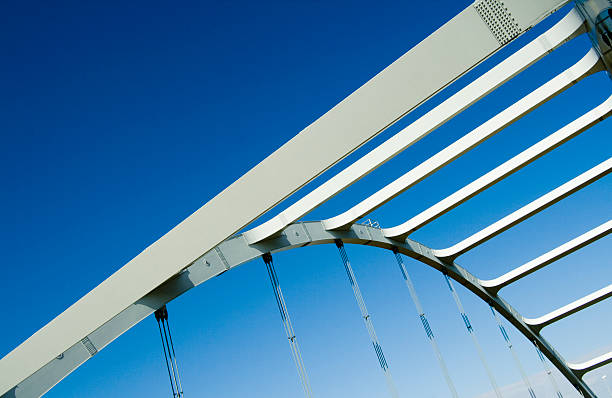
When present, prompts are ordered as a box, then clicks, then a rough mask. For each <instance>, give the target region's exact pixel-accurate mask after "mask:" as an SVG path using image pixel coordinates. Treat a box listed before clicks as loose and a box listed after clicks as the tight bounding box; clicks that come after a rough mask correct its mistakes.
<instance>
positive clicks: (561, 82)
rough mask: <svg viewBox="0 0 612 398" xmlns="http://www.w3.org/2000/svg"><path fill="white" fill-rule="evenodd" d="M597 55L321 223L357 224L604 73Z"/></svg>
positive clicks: (334, 225)
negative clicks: (585, 80) (589, 78)
mask: <svg viewBox="0 0 612 398" xmlns="http://www.w3.org/2000/svg"><path fill="white" fill-rule="evenodd" d="M603 68H604V66H603V64H602V63H601V62H600V59H599V55H598V54H597V52H596V51H595V50H593V49H592V50H590V51H589V52H588V54H587V55H585V56H584V57H583V58H582V59H581V60H580V61H578V63H576V64H575V65H573V66H572V67H570V68H569V69H567V70H565V71H564V72H562V73H561V74H559V75H557V76H556V77H555V78H553V79H552V80H550V81H549V82H547V83H546V84H544V85H542V86H540V87H539V88H537V89H536V90H534V91H532V92H531V93H530V94H528V95H527V96H525V97H524V98H522V99H521V100H519V101H517V102H516V103H514V104H513V105H511V106H509V107H508V108H506V109H505V110H504V111H502V112H500V113H498V114H497V115H496V116H494V117H493V118H491V119H489V120H488V121H487V122H485V123H483V124H482V125H480V126H479V127H477V128H476V129H474V130H472V131H471V132H470V133H468V134H466V135H464V136H463V137H461V138H460V139H458V140H457V141H455V142H454V143H452V144H451V145H449V146H447V147H446V148H444V149H443V150H441V151H440V152H438V153H437V154H435V155H433V156H432V157H430V158H429V159H427V160H425V161H424V162H422V163H420V164H419V165H418V166H416V167H415V168H413V169H412V170H410V171H408V172H407V173H405V174H404V175H402V176H401V177H399V178H397V179H396V180H395V181H393V182H391V183H390V184H388V185H386V186H385V187H384V188H382V189H381V190H379V191H377V192H375V193H374V194H372V195H371V196H369V197H368V198H366V199H364V200H363V201H361V202H360V203H358V204H357V205H355V206H353V207H352V208H350V209H349V210H347V211H345V212H344V213H341V214H339V215H337V216H335V217H332V218H329V219H327V220H324V221H323V224H324V225H325V228H327V229H343V228H346V227H347V226H349V225H351V224H353V223H355V222H357V221H358V220H359V219H361V218H362V217H363V216H365V215H366V214H368V213H370V212H372V211H374V210H376V209H377V208H379V207H380V206H382V205H384V204H385V203H387V202H388V201H390V200H391V199H393V198H395V197H396V196H398V195H400V194H401V193H402V192H404V191H406V190H407V189H409V188H410V187H412V186H414V185H416V184H417V183H419V182H420V181H422V180H423V179H425V178H427V177H428V176H430V175H432V174H433V173H435V172H436V171H438V170H439V169H441V168H442V167H444V166H446V165H447V164H449V163H451V162H452V161H453V160H455V159H457V158H458V157H460V156H462V155H463V154H465V153H467V152H468V151H470V150H472V149H473V148H475V147H477V146H478V145H480V144H481V143H483V142H484V141H486V140H488V139H489V138H491V137H493V136H494V135H495V134H497V133H498V132H500V131H502V130H503V129H505V128H506V127H508V126H509V125H511V124H512V123H514V122H515V121H517V120H519V119H520V118H522V117H523V116H525V115H526V114H528V113H529V112H531V111H533V110H534V109H536V108H537V107H539V106H540V105H542V104H544V103H545V102H547V101H548V100H550V99H551V98H553V97H555V96H556V95H558V94H560V93H561V92H563V91H564V90H566V89H567V88H569V87H570V86H572V85H574V84H575V83H577V82H578V81H580V80H582V79H583V78H584V77H586V76H588V75H590V74H592V73H594V72H598V71H601V70H603Z"/></svg>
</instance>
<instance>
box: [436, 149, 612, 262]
mask: <svg viewBox="0 0 612 398" xmlns="http://www.w3.org/2000/svg"><path fill="white" fill-rule="evenodd" d="M610 171H612V158H609V159H607V160H606V161H604V162H602V163H600V164H598V165H597V166H595V167H593V168H592V169H589V170H587V171H585V172H584V173H582V174H580V175H579V176H578V177H576V178H574V179H572V180H570V181H568V182H566V183H565V184H563V185H561V186H560V187H558V188H556V189H554V190H552V191H550V192H549V193H547V194H545V195H543V196H540V197H539V198H538V199H536V200H534V201H533V202H531V203H529V204H527V205H525V206H523V207H521V208H520V209H518V210H517V211H515V212H513V213H511V214H509V215H507V216H506V217H504V218H502V219H501V220H499V221H497V222H495V223H493V224H491V225H489V226H488V227H486V228H485V229H483V230H481V231H479V232H477V233H475V234H474V235H472V236H470V237H468V238H466V239H464V240H462V241H461V242H459V243H457V244H455V245H453V246H451V247H449V248H446V249H441V250H434V254H435V255H436V256H438V257H439V258H444V259H454V258H455V257H457V256H459V255H461V254H463V253H465V252H467V251H469V250H471V249H473V248H474V247H476V246H478V245H480V244H482V243H484V242H486V241H488V240H489V239H491V238H493V237H495V236H497V235H499V234H501V233H502V232H504V231H506V230H507V229H509V228H512V227H513V226H515V225H517V224H519V223H521V222H522V221H524V220H526V219H528V218H529V217H531V216H533V215H534V214H537V213H539V212H541V211H542V210H544V209H546V208H548V207H550V206H552V205H553V204H555V203H557V202H558V201H560V200H562V199H564V198H566V197H568V196H570V195H571V194H573V193H575V192H577V191H579V190H580V189H582V188H584V187H586V186H587V185H589V184H591V183H593V182H595V181H597V180H599V179H600V178H602V177H604V176H605V175H607V174H608V173H610Z"/></svg>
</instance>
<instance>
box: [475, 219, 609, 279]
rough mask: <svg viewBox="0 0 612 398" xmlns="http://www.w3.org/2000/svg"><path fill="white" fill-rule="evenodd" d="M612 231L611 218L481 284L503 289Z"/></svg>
mask: <svg viewBox="0 0 612 398" xmlns="http://www.w3.org/2000/svg"><path fill="white" fill-rule="evenodd" d="M611 232H612V220H609V221H607V222H605V223H603V224H601V225H600V226H598V227H596V228H593V229H592V230H590V231H588V232H585V233H584V234H582V235H580V236H578V237H576V238H574V239H572V240H570V241H569V242H566V243H564V244H562V245H561V246H558V247H556V248H554V249H552V250H550V251H548V252H546V253H544V254H542V255H541V256H538V257H537V258H535V259H533V260H531V261H529V262H527V263H525V264H523V265H521V266H520V267H517V268H515V269H513V270H512V271H510V272H508V273H505V274H504V275H502V276H500V277H498V278H495V279H491V280H487V281H481V284H482V285H483V286H485V287H488V288H496V289H501V288H502V287H504V286H507V285H509V284H511V283H514V282H516V281H518V280H519V279H521V278H523V277H525V276H527V275H529V274H531V273H533V272H535V271H537V270H539V269H541V268H544V267H546V266H547V265H549V264H552V263H554V262H555V261H557V260H559V259H561V258H563V257H565V256H567V255H569V254H571V253H573V252H575V251H576V250H578V249H581V248H582V247H584V246H586V245H588V244H590V243H593V242H594V241H596V240H598V239H601V238H603V237H605V236H607V235H608V234H610V233H611Z"/></svg>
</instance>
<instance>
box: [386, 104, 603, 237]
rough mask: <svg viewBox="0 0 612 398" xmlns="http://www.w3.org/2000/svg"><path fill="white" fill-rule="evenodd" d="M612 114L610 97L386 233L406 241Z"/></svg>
mask: <svg viewBox="0 0 612 398" xmlns="http://www.w3.org/2000/svg"><path fill="white" fill-rule="evenodd" d="M610 114H612V97H609V98H608V99H607V100H606V101H604V102H603V103H602V104H601V105H599V106H597V107H596V108H595V109H592V110H591V111H589V112H587V113H586V114H584V115H583V116H581V117H579V118H578V119H576V120H574V121H573V122H571V123H569V124H568V125H566V126H564V127H562V128H561V129H559V130H557V131H556V132H555V133H553V134H551V135H549V136H548V137H546V138H544V139H543V140H540V141H539V142H537V143H536V144H534V145H532V146H531V147H529V148H527V149H526V150H524V151H523V152H521V153H519V154H518V155H516V156H514V157H513V158H511V159H509V160H508V161H506V162H504V163H502V164H501V165H499V166H497V167H496V168H495V169H493V170H491V171H489V172H488V173H486V174H485V175H483V176H481V177H479V178H478V179H476V180H474V181H473V182H471V183H470V184H468V185H466V186H464V187H463V188H461V189H459V190H458V191H456V192H454V193H453V194H451V195H449V196H447V197H446V198H444V199H443V200H441V201H440V202H438V203H436V204H434V205H433V206H431V207H429V208H428V209H426V210H424V211H423V212H421V213H419V214H417V215H416V216H414V217H412V218H411V219H409V220H408V221H406V222H404V223H403V224H400V225H398V226H395V227H392V228H385V229H384V230H383V232H384V234H385V236H386V237H388V238H392V239H405V237H406V236H408V235H409V234H410V233H411V232H413V231H415V230H417V229H419V228H421V227H422V226H424V225H426V224H428V223H430V222H431V221H433V220H435V219H436V218H438V217H440V216H442V215H443V214H445V213H447V212H448V211H450V210H452V209H454V208H455V207H457V206H459V205H460V204H462V203H464V202H465V201H467V200H468V199H470V198H472V197H474V196H475V195H477V194H479V193H480V192H482V191H484V190H485V189H487V188H489V187H491V186H493V185H495V184H496V183H498V182H499V181H501V180H503V179H504V178H506V177H508V176H509V175H511V174H513V173H515V172H517V171H518V170H520V169H521V168H523V167H525V166H526V165H528V164H529V163H531V162H533V161H535V160H536V159H538V158H540V157H542V156H544V155H545V154H547V153H548V152H550V151H552V150H553V149H555V148H557V147H558V146H560V145H562V144H563V143H565V142H567V141H568V140H570V139H572V138H574V137H576V136H577V135H578V134H581V133H583V132H584V131H586V130H587V129H589V128H590V127H592V126H593V125H595V124H597V123H599V122H600V121H602V120H603V119H605V118H607V117H609V116H610Z"/></svg>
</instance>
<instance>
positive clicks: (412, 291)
mask: <svg viewBox="0 0 612 398" xmlns="http://www.w3.org/2000/svg"><path fill="white" fill-rule="evenodd" d="M393 253H394V254H395V259H396V260H397V265H398V266H399V269H400V271H401V272H402V276H403V277H404V281H405V282H406V287H408V291H409V292H410V297H412V302H413V303H414V306H415V307H416V311H417V314H418V315H419V319H420V320H421V323H422V324H423V329H425V334H426V335H427V338H428V340H429V342H430V344H431V347H432V348H433V350H434V354H435V356H436V359H437V360H438V364H439V365H440V369H441V370H442V374H443V376H444V380H446V385H447V386H448V389H449V390H450V393H451V395H452V396H453V397H454V398H459V394H457V389H456V388H455V384H454V383H453V380H452V379H451V377H450V374H449V372H448V368H447V367H446V362H445V361H444V358H443V357H442V353H441V352H440V347H439V346H438V342H437V341H436V338H435V336H434V333H433V331H432V329H431V326H430V325H429V321H428V320H427V316H426V315H425V310H424V309H423V306H422V305H421V300H420V299H419V296H418V295H417V292H416V289H415V287H414V284H413V282H412V279H411V278H410V275H409V274H408V270H407V269H406V265H405V264H404V259H403V258H402V255H401V254H400V253H399V252H398V251H397V249H394V250H393Z"/></svg>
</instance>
